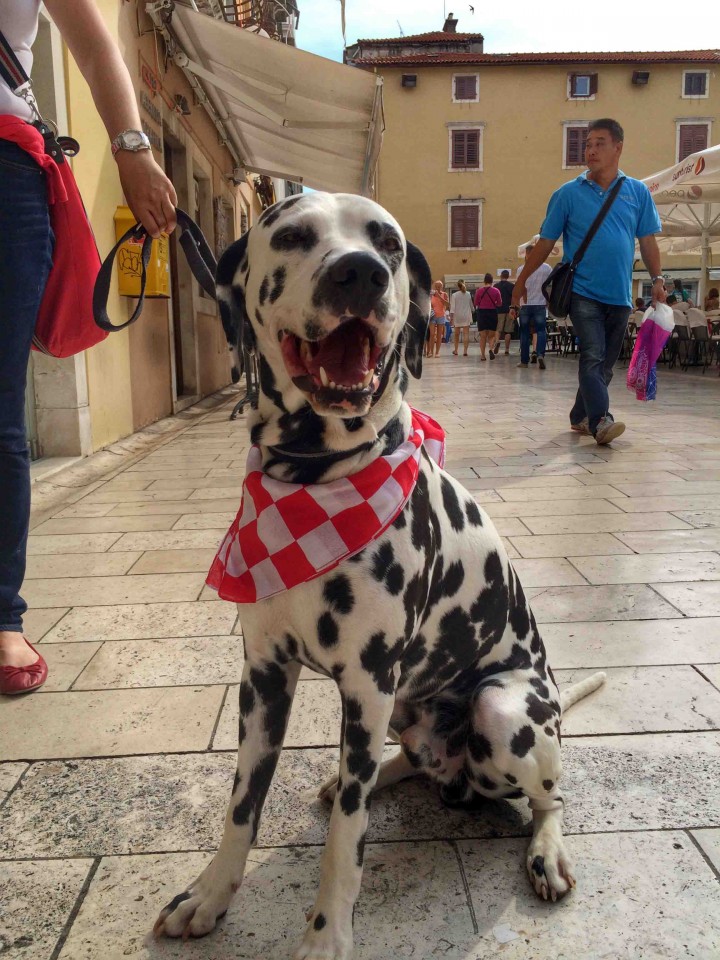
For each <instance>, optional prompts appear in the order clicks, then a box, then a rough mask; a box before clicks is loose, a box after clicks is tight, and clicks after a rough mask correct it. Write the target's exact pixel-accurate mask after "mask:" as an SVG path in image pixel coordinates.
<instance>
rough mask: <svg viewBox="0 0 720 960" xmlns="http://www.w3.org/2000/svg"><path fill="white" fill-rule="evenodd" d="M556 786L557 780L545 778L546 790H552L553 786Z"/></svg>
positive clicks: (544, 785)
mask: <svg viewBox="0 0 720 960" xmlns="http://www.w3.org/2000/svg"><path fill="white" fill-rule="evenodd" d="M554 786H555V781H554V780H543V787H544V788H545V789H546V790H548V791H550V790H552V788H553V787H554Z"/></svg>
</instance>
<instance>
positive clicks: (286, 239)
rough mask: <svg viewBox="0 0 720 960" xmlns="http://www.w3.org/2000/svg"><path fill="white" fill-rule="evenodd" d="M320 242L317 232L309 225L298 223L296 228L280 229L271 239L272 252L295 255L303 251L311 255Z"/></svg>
mask: <svg viewBox="0 0 720 960" xmlns="http://www.w3.org/2000/svg"><path fill="white" fill-rule="evenodd" d="M319 242H320V238H319V237H318V234H317V231H316V230H315V228H314V227H313V226H311V225H310V224H309V223H298V224H296V225H295V226H287V227H280V229H279V230H277V231H276V232H275V233H274V234H273V235H272V237H271V238H270V248H271V249H272V250H278V251H283V252H284V253H293V252H295V251H298V250H299V251H301V252H302V253H309V252H310V251H311V250H312V249H313V247H316V246H317V245H318V243H319Z"/></svg>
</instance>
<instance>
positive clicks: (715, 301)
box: [704, 287, 720, 310]
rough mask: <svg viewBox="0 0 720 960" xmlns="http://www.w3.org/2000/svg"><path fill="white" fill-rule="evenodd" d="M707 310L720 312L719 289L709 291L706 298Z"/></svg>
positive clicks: (705, 307)
mask: <svg viewBox="0 0 720 960" xmlns="http://www.w3.org/2000/svg"><path fill="white" fill-rule="evenodd" d="M704 309H705V310H720V292H718V288H717V287H712V289H710V290H708V292H707V296H706V297H705V305H704Z"/></svg>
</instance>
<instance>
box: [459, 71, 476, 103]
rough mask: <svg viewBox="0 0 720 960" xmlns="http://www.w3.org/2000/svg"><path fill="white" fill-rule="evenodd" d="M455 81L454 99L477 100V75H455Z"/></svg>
mask: <svg viewBox="0 0 720 960" xmlns="http://www.w3.org/2000/svg"><path fill="white" fill-rule="evenodd" d="M453 79H454V81H455V92H454V97H453V99H455V100H477V98H478V95H477V80H478V78H477V75H476V74H469V75H467V76H457V77H454V78H453Z"/></svg>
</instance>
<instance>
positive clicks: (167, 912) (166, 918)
mask: <svg viewBox="0 0 720 960" xmlns="http://www.w3.org/2000/svg"><path fill="white" fill-rule="evenodd" d="M219 873H220V871H219V870H218V869H217V868H213V864H212V863H210V864H209V865H208V867H206V869H205V870H204V871H203V873H201V874H200V876H199V877H198V879H197V880H196V881H195V883H193V884H191V886H189V887H188V889H187V890H185V891H184V892H183V893H179V894H178V895H177V896H176V897H174V898H173V899H172V900H171V901H170V903H169V904H168V905H167V906H166V907H163V909H162V910H161V911H160V916H159V917H158V918H157V920H156V921H155V926H154V927H153V934H154V935H155V936H156V937H182V938H183V940H188V939H189V938H190V937H204V936H206V935H207V934H208V933H211V932H212V931H213V930H214V929H215V925H216V924H217V922H218V920H220V919H221V918H222V917H224V916H225V914H226V913H227V909H228V907H229V906H230V901H231V900H232V898H233V895H234V894H235V891H236V890H237V889H238V886H239V884H237V883H233V882H232V881H230V880H226V879H223V878H221V877H220V876H219Z"/></svg>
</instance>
